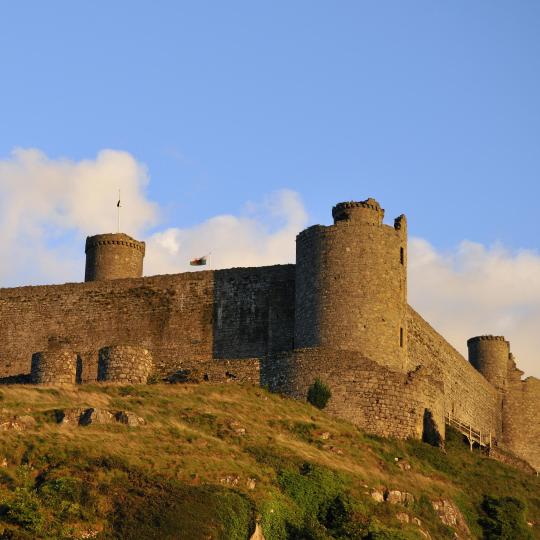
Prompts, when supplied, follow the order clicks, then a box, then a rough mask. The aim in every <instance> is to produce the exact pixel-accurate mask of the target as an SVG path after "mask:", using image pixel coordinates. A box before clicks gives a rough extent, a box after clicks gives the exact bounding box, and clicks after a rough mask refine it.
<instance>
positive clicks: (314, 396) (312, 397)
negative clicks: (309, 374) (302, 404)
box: [307, 379, 332, 409]
mask: <svg viewBox="0 0 540 540" xmlns="http://www.w3.org/2000/svg"><path fill="white" fill-rule="evenodd" d="M331 397H332V392H331V391H330V388H328V386H327V385H326V384H324V383H323V382H322V381H321V379H315V382H314V383H313V384H312V385H311V386H310V387H309V389H308V393H307V400H308V401H309V403H311V404H312V405H313V406H315V407H317V409H324V408H325V407H326V404H327V403H328V400H329V399H330V398H331Z"/></svg>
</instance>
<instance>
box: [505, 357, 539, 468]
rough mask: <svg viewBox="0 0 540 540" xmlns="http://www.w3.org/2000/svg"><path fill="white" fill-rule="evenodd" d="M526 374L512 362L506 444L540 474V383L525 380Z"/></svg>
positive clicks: (508, 388)
mask: <svg viewBox="0 0 540 540" xmlns="http://www.w3.org/2000/svg"><path fill="white" fill-rule="evenodd" d="M522 375H523V371H521V370H519V369H517V368H516V364H515V363H514V361H513V360H509V361H508V379H507V387H506V392H505V397H504V402H503V429H504V437H503V442H504V444H505V446H507V447H508V448H509V449H510V450H511V451H512V452H514V453H515V454H517V455H518V456H520V457H522V458H523V459H525V460H527V461H528V462H529V463H530V464H531V465H532V466H533V467H534V468H535V469H536V470H537V471H540V443H539V441H540V380H539V379H536V378H535V377H528V378H527V379H525V380H521V377H522Z"/></svg>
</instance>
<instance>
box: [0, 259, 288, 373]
mask: <svg viewBox="0 0 540 540" xmlns="http://www.w3.org/2000/svg"><path fill="white" fill-rule="evenodd" d="M293 317H294V266H292V265H282V266H270V267H262V268H239V269H231V270H216V271H203V272H188V273H185V274H175V275H163V276H153V277H145V278H128V279H114V280H106V281H90V282H87V283H72V284H66V285H48V286H36V287H17V288H9V289H0V377H3V378H6V377H12V376H17V375H24V374H28V373H30V368H31V360H32V355H33V354H34V353H40V352H42V351H47V350H48V349H49V348H50V343H51V342H55V343H56V342H61V343H62V346H63V347H64V349H70V350H71V351H74V352H76V353H77V354H78V356H79V359H80V362H81V367H80V371H81V373H80V380H81V381H82V382H89V381H95V380H97V378H98V363H99V351H100V350H101V349H102V348H104V347H110V346H117V345H128V346H136V347H141V348H145V349H147V350H149V351H151V354H152V357H153V367H154V372H155V374H156V375H157V376H160V377H161V376H167V375H171V374H173V373H175V372H176V371H178V370H181V369H190V368H191V369H193V368H195V367H198V368H199V369H200V366H201V364H202V363H204V362H210V361H212V360H214V359H217V360H234V359H249V358H251V359H252V358H260V357H262V356H264V355H266V354H267V353H268V352H271V351H275V350H283V349H287V348H291V346H292V340H293V337H292V333H293V328H294V321H293ZM53 348H54V347H53ZM223 365H224V366H225V368H224V369H225V370H227V369H228V368H227V367H226V365H225V364H223ZM230 366H231V364H229V368H230ZM240 369H241V365H240V364H238V363H236V364H235V372H236V373H237V376H240V375H239V370H240ZM214 371H215V366H214ZM51 382H52V381H51Z"/></svg>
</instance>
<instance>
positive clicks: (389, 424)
mask: <svg viewBox="0 0 540 540" xmlns="http://www.w3.org/2000/svg"><path fill="white" fill-rule="evenodd" d="M317 378H319V379H321V380H322V381H323V382H324V383H325V384H327V385H328V386H329V388H330V389H331V391H332V397H331V399H330V401H329V402H328V405H327V406H326V408H325V411H327V412H328V413H330V414H333V415H335V416H338V417H340V418H344V419H345V420H349V421H350V422H352V423H354V424H356V425H357V426H359V427H361V428H363V429H365V430H366V431H368V432H370V433H375V434H378V435H382V436H387V437H397V438H408V437H412V438H422V436H423V434H424V431H425V429H424V428H425V423H426V421H427V420H429V418H430V417H431V418H432V419H433V421H434V424H435V427H436V429H437V431H438V432H439V434H440V435H441V437H442V438H444V405H443V400H442V388H441V387H440V385H439V384H438V383H437V382H436V381H434V380H433V379H432V378H431V377H430V376H429V374H428V373H427V370H425V369H423V368H420V369H418V370H416V371H414V372H411V373H408V374H407V373H402V372H397V371H391V370H390V369H387V368H386V367H384V366H381V365H379V364H378V363H376V362H373V361H372V360H369V359H367V358H364V357H362V356H361V355H360V354H359V353H355V352H352V351H344V350H336V349H324V348H306V349H297V350H295V351H294V352H293V353H282V354H278V355H274V356H273V357H271V358H268V359H265V360H263V361H262V363H261V384H263V385H268V387H269V388H270V390H272V391H277V392H281V393H283V394H285V395H288V396H291V397H294V398H296V399H302V400H305V399H306V397H307V392H308V389H309V387H310V386H311V385H312V384H313V382H314V381H315V379H317ZM427 431H429V432H430V434H431V431H430V427H429V426H428V430H427Z"/></svg>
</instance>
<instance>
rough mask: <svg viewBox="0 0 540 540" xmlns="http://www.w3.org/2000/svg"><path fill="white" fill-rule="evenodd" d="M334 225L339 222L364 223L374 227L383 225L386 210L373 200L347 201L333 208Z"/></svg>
mask: <svg viewBox="0 0 540 540" xmlns="http://www.w3.org/2000/svg"><path fill="white" fill-rule="evenodd" d="M332 217H333V219H334V223H337V222H339V221H362V222H364V223H371V224H373V225H382V222H383V219H384V209H383V208H381V205H380V204H379V203H378V202H377V201H376V200H375V199H372V198H369V199H366V200H365V201H345V202H340V203H338V204H336V205H335V206H334V207H333V208H332Z"/></svg>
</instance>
